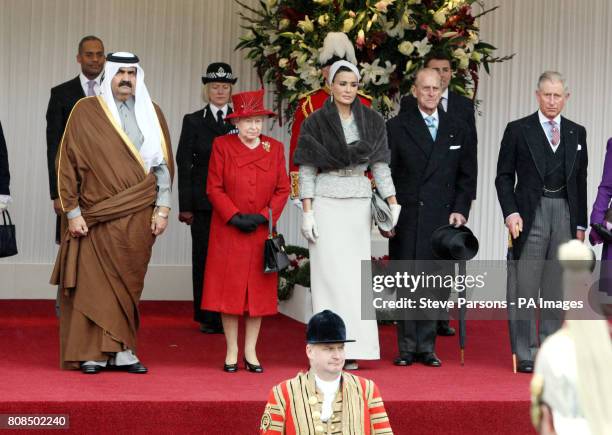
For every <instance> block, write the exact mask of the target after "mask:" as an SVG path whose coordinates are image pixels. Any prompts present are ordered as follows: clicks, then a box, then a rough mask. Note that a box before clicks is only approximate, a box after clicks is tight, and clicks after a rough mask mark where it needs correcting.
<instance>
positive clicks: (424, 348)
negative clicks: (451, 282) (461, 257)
mask: <svg viewBox="0 0 612 435" xmlns="http://www.w3.org/2000/svg"><path fill="white" fill-rule="evenodd" d="M450 265H451V263H449V262H443V263H436V262H434V261H431V262H430V261H419V262H418V265H417V266H416V270H415V271H414V272H413V273H415V274H419V273H425V274H431V275H442V276H444V275H448V274H452V273H453V270H452V269H450V267H451V266H450ZM402 293H403V292H399V293H398V295H399V296H404V297H407V298H409V299H414V300H416V303H417V306H418V304H419V299H420V298H421V297H426V298H428V299H430V300H436V301H446V300H448V298H449V296H450V289H447V288H430V289H423V288H419V289H417V290H416V291H415V292H414V293H408V294H406V293H403V294H402ZM444 315H446V318H447V319H448V313H446V310H445V309H415V310H414V311H413V310H410V311H409V312H408V313H407V319H406V320H398V321H397V345H398V348H399V353H400V356H406V354H413V353H417V354H419V353H431V352H435V345H436V336H437V329H438V321H439V319H440V318H441V317H442V316H444Z"/></svg>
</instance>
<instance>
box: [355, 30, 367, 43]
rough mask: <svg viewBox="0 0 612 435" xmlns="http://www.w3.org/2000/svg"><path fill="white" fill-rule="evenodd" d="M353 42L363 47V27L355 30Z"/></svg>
mask: <svg viewBox="0 0 612 435" xmlns="http://www.w3.org/2000/svg"><path fill="white" fill-rule="evenodd" d="M355 43H356V44H357V47H363V44H365V33H364V32H363V29H360V30H359V32H357V41H355Z"/></svg>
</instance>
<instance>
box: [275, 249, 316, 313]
mask: <svg viewBox="0 0 612 435" xmlns="http://www.w3.org/2000/svg"><path fill="white" fill-rule="evenodd" d="M285 252H287V257H289V266H288V267H287V268H286V269H284V270H283V271H281V272H280V273H279V274H278V299H279V300H280V301H286V300H287V299H290V298H291V295H292V294H293V287H294V286H295V285H296V284H299V285H301V286H303V287H310V260H309V259H308V249H306V248H301V247H299V246H293V245H288V246H285Z"/></svg>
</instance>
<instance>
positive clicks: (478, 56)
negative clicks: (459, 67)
mask: <svg viewBox="0 0 612 435" xmlns="http://www.w3.org/2000/svg"><path fill="white" fill-rule="evenodd" d="M470 57H471V58H472V60H475V61H476V62H480V61H481V60H482V54H480V53H478V52H477V51H475V52H473V53H472V55H471V56H470Z"/></svg>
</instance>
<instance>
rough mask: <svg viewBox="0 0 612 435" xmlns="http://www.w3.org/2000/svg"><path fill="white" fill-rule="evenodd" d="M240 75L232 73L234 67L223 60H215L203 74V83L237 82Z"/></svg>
mask: <svg viewBox="0 0 612 435" xmlns="http://www.w3.org/2000/svg"><path fill="white" fill-rule="evenodd" d="M237 80H238V77H234V75H233V74H232V67H231V66H229V65H228V64H226V63H223V62H213V63H211V64H210V65H208V68H206V74H204V75H203V76H202V84H204V85H205V84H206V83H210V82H221V83H231V84H232V85H233V84H234V83H236V81H237Z"/></svg>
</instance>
